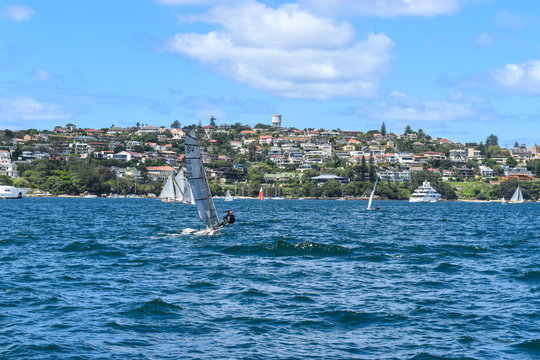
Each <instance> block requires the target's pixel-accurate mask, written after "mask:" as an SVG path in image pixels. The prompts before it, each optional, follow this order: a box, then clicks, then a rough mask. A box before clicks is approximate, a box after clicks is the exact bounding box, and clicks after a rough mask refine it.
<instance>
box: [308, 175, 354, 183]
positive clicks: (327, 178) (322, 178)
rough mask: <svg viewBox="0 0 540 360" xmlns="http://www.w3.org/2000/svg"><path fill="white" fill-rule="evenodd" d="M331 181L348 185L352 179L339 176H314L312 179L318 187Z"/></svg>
mask: <svg viewBox="0 0 540 360" xmlns="http://www.w3.org/2000/svg"><path fill="white" fill-rule="evenodd" d="M330 180H334V181H337V182H340V183H342V184H348V183H350V182H351V179H349V178H348V177H343V176H337V175H336V174H321V175H319V176H313V177H312V178H311V181H316V182H317V184H318V185H322V184H324V183H325V182H328V181H330Z"/></svg>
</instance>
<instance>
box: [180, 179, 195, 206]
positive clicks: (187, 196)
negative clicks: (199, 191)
mask: <svg viewBox="0 0 540 360" xmlns="http://www.w3.org/2000/svg"><path fill="white" fill-rule="evenodd" d="M183 203H184V204H191V205H195V200H194V199H193V193H192V192H191V185H189V181H185V182H184V201H183Z"/></svg>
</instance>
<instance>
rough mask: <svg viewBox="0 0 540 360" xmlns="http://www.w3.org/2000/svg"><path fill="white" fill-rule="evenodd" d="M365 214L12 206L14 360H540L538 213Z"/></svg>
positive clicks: (121, 203) (3, 353)
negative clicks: (206, 219) (210, 227)
mask: <svg viewBox="0 0 540 360" xmlns="http://www.w3.org/2000/svg"><path fill="white" fill-rule="evenodd" d="M366 204H367V202H366V201H316V200H304V201H301V200H281V201H276V200H268V201H262V202H261V201H257V200H235V201H233V202H228V203H226V202H223V201H222V200H216V207H217V208H218V211H219V212H220V214H224V211H225V210H226V209H231V210H233V211H234V212H235V214H236V217H237V222H236V223H235V224H234V225H233V226H231V227H229V228H227V229H226V230H225V231H223V232H222V233H221V235H219V236H211V237H194V236H192V235H187V236H186V235H180V234H179V230H181V229H184V228H187V227H191V228H194V227H200V221H199V220H198V215H197V214H196V210H195V208H194V207H193V206H189V205H183V204H165V203H161V202H159V201H157V200H155V199H81V198H76V199H75V198H73V199H70V198H61V199H60V198H23V199H21V200H5V201H0V212H1V219H2V222H1V223H2V227H1V229H2V230H1V232H0V358H6V359H23V358H24V359H208V358H215V359H307V358H310V359H538V358H540V313H539V311H540V292H539V286H540V204H537V203H534V204H533V203H526V204H521V205H506V206H503V205H501V204H499V203H459V202H440V203H437V204H409V203H408V202H398V201H394V202H392V201H385V202H377V205H380V206H381V207H382V208H381V210H380V211H378V212H377V211H366V210H365V207H366Z"/></svg>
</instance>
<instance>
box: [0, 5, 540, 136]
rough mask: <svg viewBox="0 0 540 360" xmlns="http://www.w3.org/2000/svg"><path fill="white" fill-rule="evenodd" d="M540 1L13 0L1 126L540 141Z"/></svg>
mask: <svg viewBox="0 0 540 360" xmlns="http://www.w3.org/2000/svg"><path fill="white" fill-rule="evenodd" d="M539 34H540V3H539V4H537V3H536V2H533V1H513V2H509V1H497V0H378V1H372V0H296V1H288V2H286V1H277V0H267V1H262V0H259V1H256V0H220V1H217V0H137V1H133V0H115V1H103V0H94V1H84V2H83V1H69V0H48V1H37V0H34V1H14V2H10V1H3V0H2V1H0V129H2V128H10V129H21V128H37V129H52V128H53V127H54V126H55V125H65V124H66V123H68V122H72V123H75V124H76V125H77V126H79V127H95V128H101V127H109V126H111V125H112V124H114V125H119V126H132V125H134V124H135V123H137V122H139V123H143V124H151V125H165V126H169V125H170V124H171V123H172V122H173V121H174V120H179V121H180V122H181V123H182V124H183V125H188V124H193V123H198V122H199V121H200V122H202V123H203V124H207V123H208V119H209V118H210V116H212V115H214V116H215V117H216V118H217V121H218V123H235V122H240V123H245V124H248V125H252V126H253V125H255V124H257V123H267V124H270V123H271V116H272V114H273V113H280V114H282V117H283V125H284V126H295V127H298V128H300V129H304V128H309V127H313V128H320V127H323V128H327V129H337V128H340V129H342V130H361V131H367V130H370V129H378V128H380V125H381V123H382V122H383V121H384V122H385V124H386V127H387V129H389V130H392V131H394V132H398V133H400V132H402V131H403V129H404V128H405V126H406V125H407V124H409V125H411V127H412V128H413V129H415V130H416V129H418V128H422V129H423V130H424V131H425V132H427V133H428V134H431V135H432V136H437V137H445V138H448V139H451V140H454V141H461V142H469V141H484V140H485V139H486V137H487V136H488V135H490V134H492V133H493V134H495V135H497V136H498V137H499V143H500V144H501V145H503V146H504V145H508V146H511V145H512V144H513V143H514V142H515V141H518V142H520V143H526V144H527V145H532V144H535V143H537V144H540V121H539V118H540V102H539V101H538V100H539V95H540V36H538V35H539Z"/></svg>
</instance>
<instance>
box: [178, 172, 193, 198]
mask: <svg viewBox="0 0 540 360" xmlns="http://www.w3.org/2000/svg"><path fill="white" fill-rule="evenodd" d="M176 182H177V183H178V187H179V188H180V189H182V197H181V198H179V201H181V202H183V203H184V204H192V205H195V200H193V194H192V193H191V185H189V181H185V172H184V168H181V169H180V171H178V174H176Z"/></svg>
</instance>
